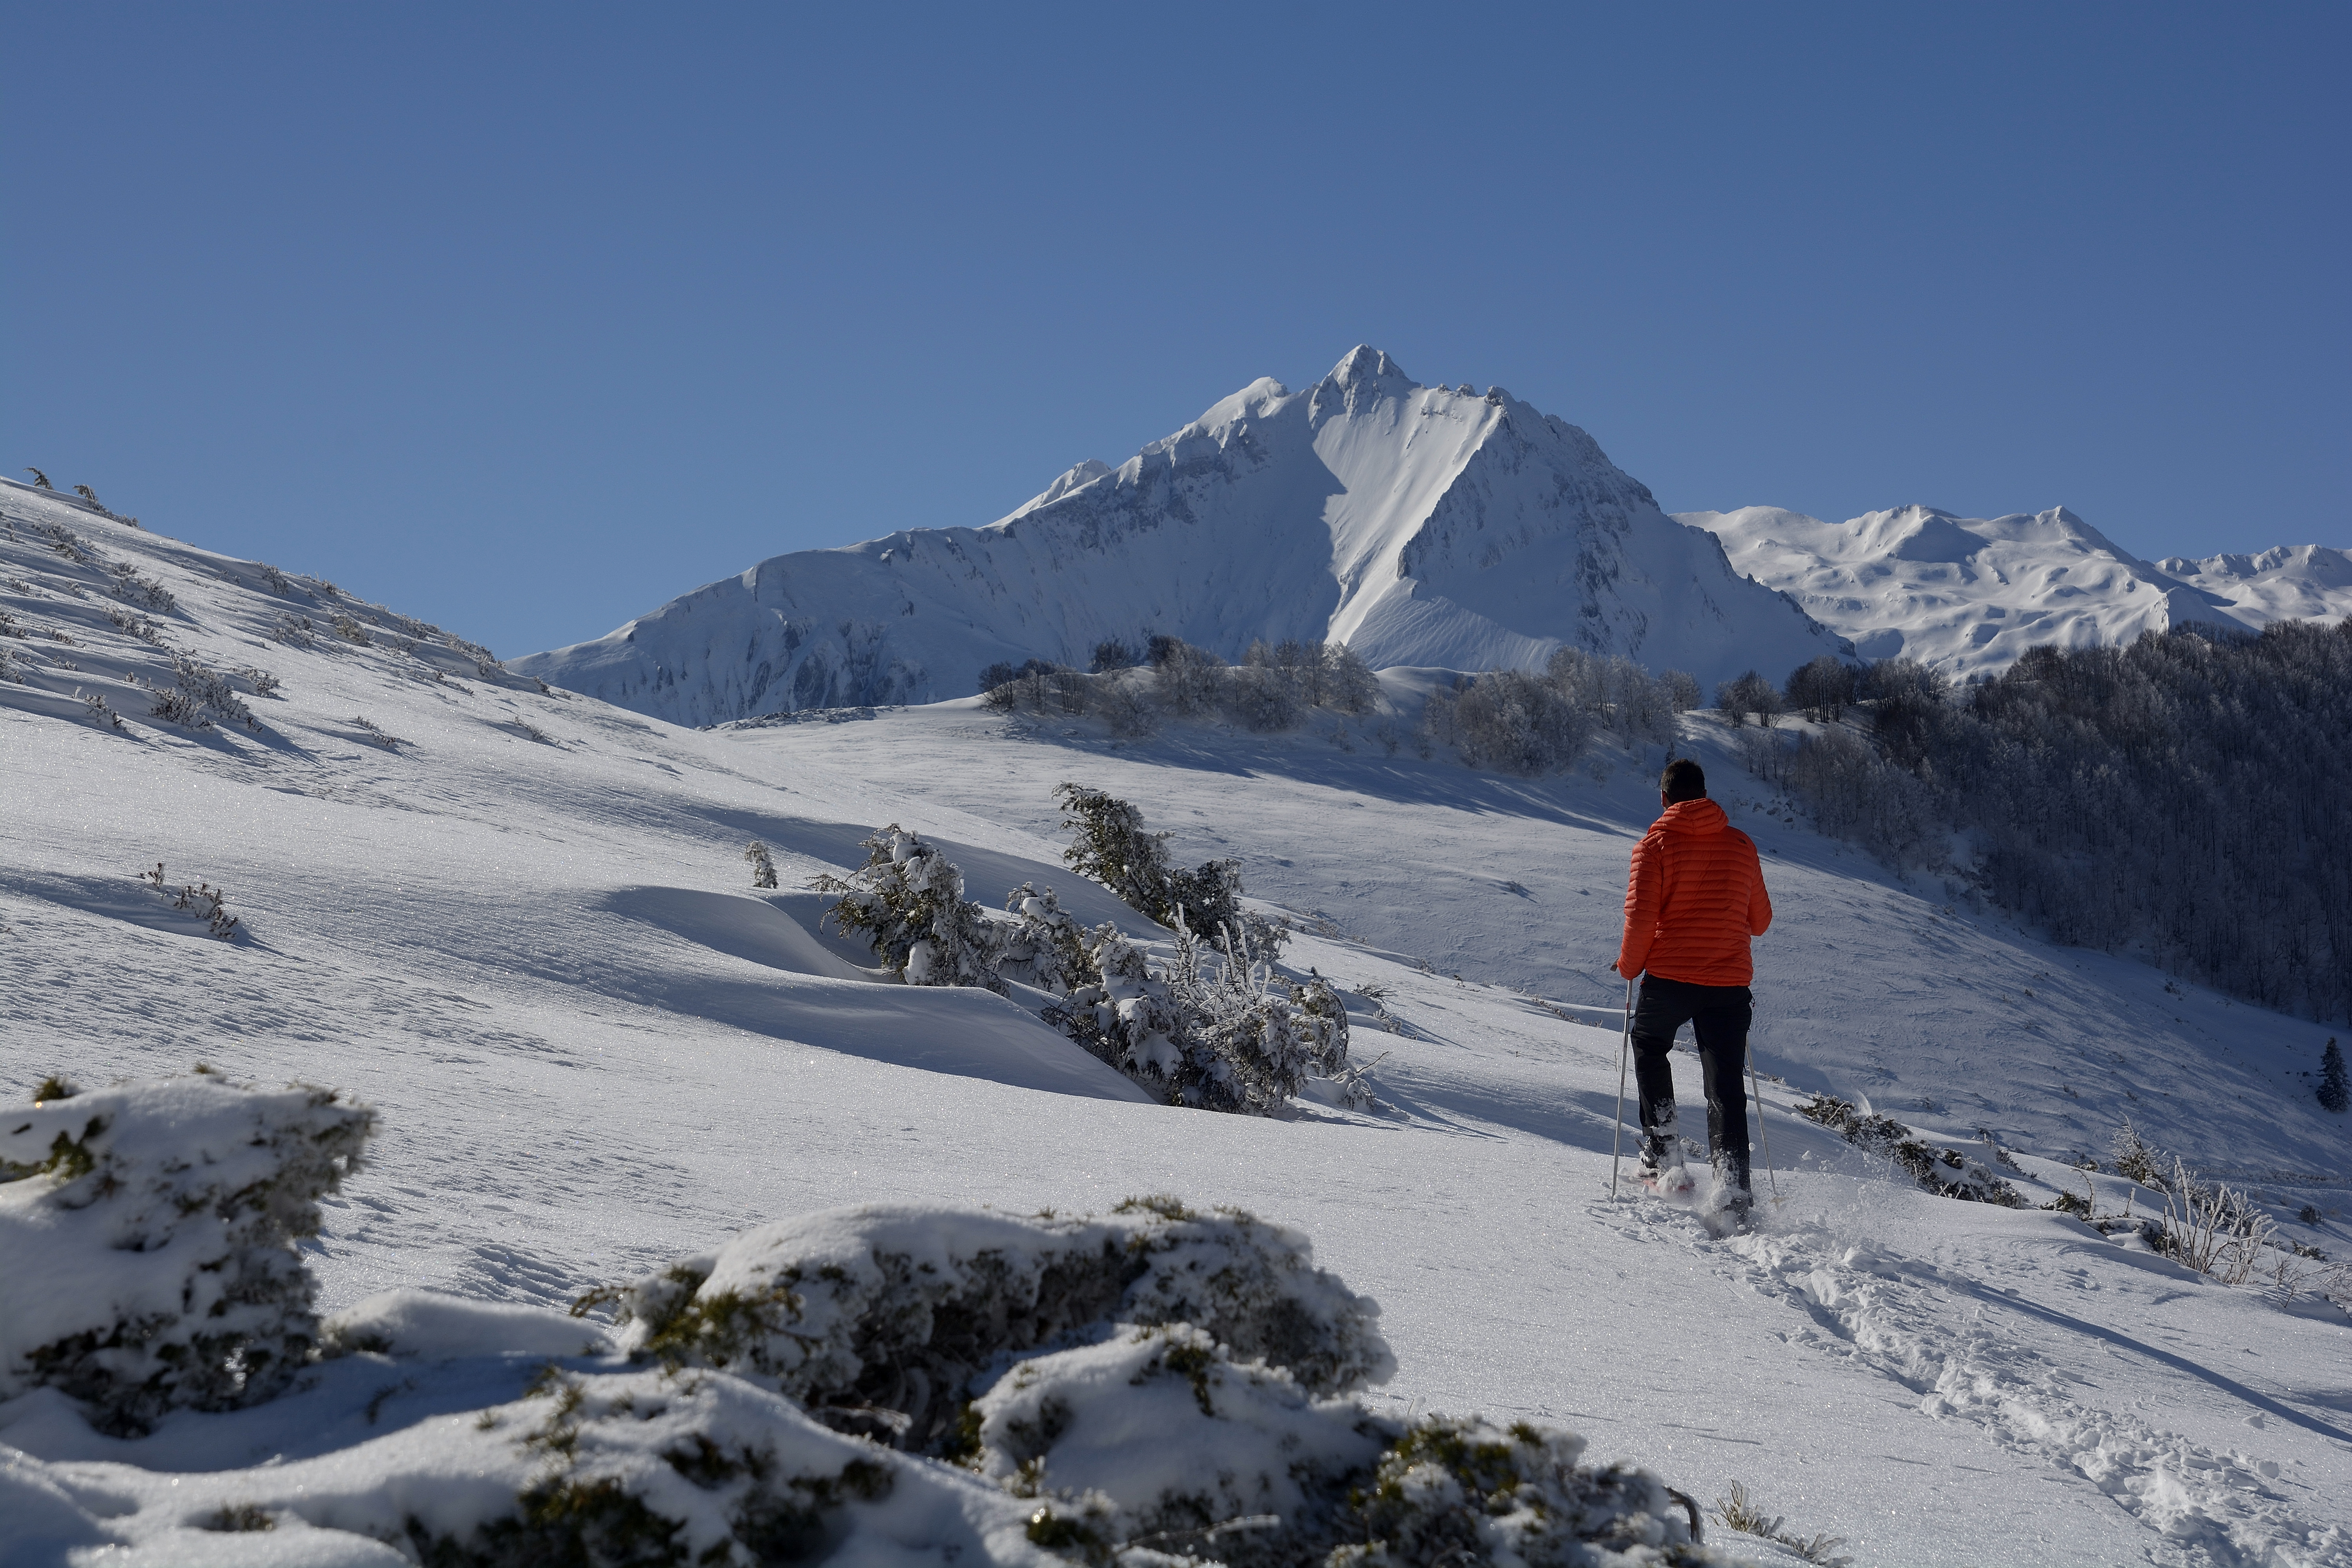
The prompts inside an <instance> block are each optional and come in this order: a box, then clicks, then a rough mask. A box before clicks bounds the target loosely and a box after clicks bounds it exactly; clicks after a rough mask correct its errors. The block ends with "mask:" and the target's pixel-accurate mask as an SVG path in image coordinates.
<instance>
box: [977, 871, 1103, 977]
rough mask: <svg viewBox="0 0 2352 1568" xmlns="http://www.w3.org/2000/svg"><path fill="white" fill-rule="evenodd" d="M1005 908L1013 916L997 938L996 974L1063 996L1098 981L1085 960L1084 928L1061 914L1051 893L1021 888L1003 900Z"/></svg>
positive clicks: (1059, 902)
mask: <svg viewBox="0 0 2352 1568" xmlns="http://www.w3.org/2000/svg"><path fill="white" fill-rule="evenodd" d="M1004 907H1005V908H1006V909H1007V910H1010V911H1012V914H1013V928H1012V930H1011V931H1006V932H1003V934H1002V935H1000V937H999V938H998V945H997V951H996V967H997V972H998V973H1000V974H1002V973H1010V974H1011V975H1012V976H1013V978H1014V979H1016V980H1019V981H1021V982H1022V983H1024V984H1029V985H1034V986H1036V987H1037V988H1038V989H1039V990H1041V991H1053V992H1057V993H1060V994H1065V995H1066V994H1069V993H1070V992H1071V991H1074V990H1076V988H1077V987H1078V986H1081V985H1084V984H1087V983H1088V982H1090V981H1093V980H1096V979H1098V978H1099V974H1098V973H1097V971H1096V969H1095V967H1094V961H1093V960H1092V958H1090V957H1089V956H1088V942H1089V937H1088V935H1087V929H1086V927H1084V926H1082V925H1080V924H1079V923H1078V922H1077V920H1076V917H1074V916H1073V915H1071V913H1070V912H1069V911H1068V910H1065V909H1064V908H1062V900H1061V899H1060V898H1059V896H1057V895H1056V894H1055V891H1054V889H1051V888H1045V889H1040V888H1038V887H1037V886H1036V885H1035V884H1034V883H1031V882H1024V883H1022V884H1021V885H1020V886H1019V887H1017V888H1015V889H1013V891H1012V892H1010V893H1008V894H1007V895H1005V899H1004Z"/></svg>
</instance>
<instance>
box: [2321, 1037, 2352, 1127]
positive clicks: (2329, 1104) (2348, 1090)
mask: <svg viewBox="0 0 2352 1568" xmlns="http://www.w3.org/2000/svg"><path fill="white" fill-rule="evenodd" d="M2319 1103H2320V1104H2322V1105H2324V1106H2326V1108H2327V1109H2328V1110H2332V1111H2334V1112H2336V1115H2338V1116H2341V1115H2343V1114H2344V1112H2345V1110H2346V1108H2347V1107H2352V1086H2347V1084H2346V1082H2345V1079H2344V1050H2343V1047H2340V1046H2338V1045H2337V1044H2336V1037H2335V1036H2333V1035H2330V1036H2328V1037H2327V1049H2326V1050H2325V1051H2323V1052H2321V1053H2320V1057H2319Z"/></svg>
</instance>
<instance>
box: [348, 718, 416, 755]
mask: <svg viewBox="0 0 2352 1568" xmlns="http://www.w3.org/2000/svg"><path fill="white" fill-rule="evenodd" d="M352 723H354V724H357V725H358V726H359V727H360V729H361V731H362V732H364V733H365V734H366V736H367V740H368V744H370V745H372V746H382V747H383V749H384V750H385V751H387V752H397V751H399V750H400V748H401V747H403V746H405V745H407V744H408V742H406V741H404V740H402V739H401V738H400V737H399V736H397V735H395V734H394V733H393V732H392V731H389V730H387V729H385V728H384V727H383V725H381V724H379V723H377V722H376V721H374V720H373V719H371V718H369V717H368V716H367V715H366V714H364V713H355V714H353V715H352Z"/></svg>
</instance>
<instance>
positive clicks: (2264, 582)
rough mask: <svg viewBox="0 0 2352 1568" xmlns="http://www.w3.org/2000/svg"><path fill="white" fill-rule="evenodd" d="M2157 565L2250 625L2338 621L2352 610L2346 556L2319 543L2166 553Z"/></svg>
mask: <svg viewBox="0 0 2352 1568" xmlns="http://www.w3.org/2000/svg"><path fill="white" fill-rule="evenodd" d="M2156 564H2157V569H2158V571H2160V572H2162V573H2164V574H2165V575H2167V576H2168V577H2174V578H2178V579H2179V581H2181V582H2183V583H2186V584H2189V586H2190V587H2192V588H2196V589H2200V590H2201V591H2202V592H2204V593H2208V594H2210V595H2214V596H2215V597H2216V598H2218V599H2221V601H2223V602H2224V603H2225V604H2226V605H2228V607H2229V611H2230V614H2231V615H2233V616H2237V617H2238V619H2240V620H2242V621H2244V622H2246V623H2247V624H2248V625H2250V626H2267V625H2269V624H2270V623H2271V622H2273V621H2285V620H2302V621H2313V620H2316V621H2340V620H2342V619H2343V618H2344V617H2345V616H2347V615H2352V555H2347V554H2346V553H2345V552H2343V551H2341V550H2330V549H2328V548H2327V546H2326V545H2324V544H2287V545H2281V546H2279V547H2278V548H2277V549H2274V550H2265V551H2263V552H2262V553H2261V554H2259V555H2209V556H2207V557H2206V558H2205V559H2204V560H2202V561H2190V560H2189V559H2187V558H2186V557H2183V556H2179V555H2168V556H2167V557H2165V558H2164V559H2163V560H2161V561H2159V562H2158V563H2156Z"/></svg>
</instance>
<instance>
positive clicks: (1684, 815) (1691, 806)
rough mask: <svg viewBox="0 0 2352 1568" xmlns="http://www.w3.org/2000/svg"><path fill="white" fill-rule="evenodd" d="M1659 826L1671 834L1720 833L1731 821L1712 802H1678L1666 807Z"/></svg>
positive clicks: (1659, 820) (1721, 809)
mask: <svg viewBox="0 0 2352 1568" xmlns="http://www.w3.org/2000/svg"><path fill="white" fill-rule="evenodd" d="M1657 825H1658V826H1660V827H1663V828H1664V829H1665V830H1666V831H1667V832H1669V833H1720V832H1722V831H1723V830H1724V829H1725V828H1727V827H1728V826H1731V819H1730V818H1729V817H1727V816H1724V815H1723V807H1721V806H1719V805H1716V804H1715V802H1713V801H1711V800H1678V801H1676V802H1675V804H1674V805H1670V806H1668V807H1666V814H1665V815H1664V816H1661V817H1659V818H1658V823H1657Z"/></svg>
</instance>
